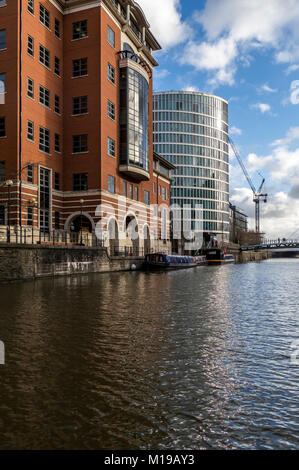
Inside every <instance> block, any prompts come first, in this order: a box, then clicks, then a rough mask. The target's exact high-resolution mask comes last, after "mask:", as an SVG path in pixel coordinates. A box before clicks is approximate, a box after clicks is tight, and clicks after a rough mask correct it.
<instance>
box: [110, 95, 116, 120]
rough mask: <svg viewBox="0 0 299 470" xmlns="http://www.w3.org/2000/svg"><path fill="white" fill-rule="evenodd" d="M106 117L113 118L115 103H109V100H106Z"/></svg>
mask: <svg viewBox="0 0 299 470" xmlns="http://www.w3.org/2000/svg"><path fill="white" fill-rule="evenodd" d="M108 117H110V119H113V121H114V120H115V104H113V103H111V101H109V100H108Z"/></svg>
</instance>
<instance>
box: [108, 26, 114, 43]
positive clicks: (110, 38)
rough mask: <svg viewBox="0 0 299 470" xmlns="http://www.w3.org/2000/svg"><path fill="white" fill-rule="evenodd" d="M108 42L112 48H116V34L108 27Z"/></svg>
mask: <svg viewBox="0 0 299 470" xmlns="http://www.w3.org/2000/svg"><path fill="white" fill-rule="evenodd" d="M108 42H109V44H110V46H112V47H115V32H114V31H113V29H111V28H110V26H108Z"/></svg>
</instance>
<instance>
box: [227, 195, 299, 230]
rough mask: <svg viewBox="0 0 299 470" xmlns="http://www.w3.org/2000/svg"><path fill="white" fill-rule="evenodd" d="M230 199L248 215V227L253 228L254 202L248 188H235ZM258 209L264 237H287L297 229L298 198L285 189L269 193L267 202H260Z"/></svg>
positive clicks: (298, 226)
mask: <svg viewBox="0 0 299 470" xmlns="http://www.w3.org/2000/svg"><path fill="white" fill-rule="evenodd" d="M230 199H231V202H233V203H234V204H236V205H238V206H240V207H241V208H242V209H243V210H244V212H245V213H246V214H247V215H248V216H249V218H248V225H249V229H251V230H254V227H255V218H254V204H253V202H252V192H251V191H250V189H247V188H236V189H234V191H233V193H232V195H231V198H230ZM260 210H261V230H262V231H263V232H264V233H265V234H266V238H270V239H275V238H278V237H280V238H283V237H285V238H288V237H290V236H291V234H292V233H293V232H295V231H296V230H299V223H298V221H299V199H298V200H294V199H292V198H291V196H290V195H289V194H287V193H286V192H285V191H278V192H277V193H275V194H270V197H268V200H267V203H266V204H264V203H262V204H261V206H260Z"/></svg>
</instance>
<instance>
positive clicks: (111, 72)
mask: <svg viewBox="0 0 299 470" xmlns="http://www.w3.org/2000/svg"><path fill="white" fill-rule="evenodd" d="M108 80H110V82H111V83H115V68H114V67H113V66H112V65H111V64H109V63H108Z"/></svg>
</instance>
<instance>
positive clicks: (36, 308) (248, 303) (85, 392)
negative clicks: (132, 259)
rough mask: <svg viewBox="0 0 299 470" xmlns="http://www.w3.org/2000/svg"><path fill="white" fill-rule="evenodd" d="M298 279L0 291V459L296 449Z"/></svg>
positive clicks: (188, 273)
mask: <svg viewBox="0 0 299 470" xmlns="http://www.w3.org/2000/svg"><path fill="white" fill-rule="evenodd" d="M298 266H299V264H298V262H294V261H293V260H292V261H289V260H280V261H279V262H277V261H276V260H273V261H271V262H266V263H252V264H247V265H246V264H244V265H232V266H226V267H219V268H218V267H217V268H211V269H210V268H198V269H190V270H185V271H175V272H169V273H158V274H148V273H137V272H135V273H115V274H111V275H110V274H107V275H91V276H82V277H73V278H61V279H55V280H42V281H38V282H33V283H24V284H17V285H14V284H12V285H5V286H0V295H1V315H0V331H1V334H0V336H1V340H3V341H4V342H5V345H6V365H5V367H4V368H1V369H0V374H1V388H0V390H1V392H0V394H1V395H0V399H1V413H0V426H1V434H0V447H1V448H2V449H11V448H25V449H26V448H28V449H29V448H34V449H41V448H43V449H45V448H57V449H76V448H80V449H81V448H83V449H190V450H191V449H215V448H216V449H222V448H226V449H234V448H241V449H254V448H258V449H296V448H298V447H299V440H298V435H299V434H298V431H299V429H298V366H295V365H291V362H290V354H291V343H292V341H294V339H298V338H299V335H298V313H297V304H298V302H297V298H298V296H297V290H298V288H297V279H298V274H297V273H298Z"/></svg>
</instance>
